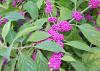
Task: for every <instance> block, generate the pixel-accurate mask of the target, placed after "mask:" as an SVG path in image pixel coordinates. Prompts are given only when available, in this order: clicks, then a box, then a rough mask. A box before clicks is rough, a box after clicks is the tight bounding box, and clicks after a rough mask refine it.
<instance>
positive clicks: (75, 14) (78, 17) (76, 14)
mask: <svg viewBox="0 0 100 71" xmlns="http://www.w3.org/2000/svg"><path fill="white" fill-rule="evenodd" d="M72 17H73V18H74V19H75V20H77V21H80V20H82V19H83V16H82V15H81V13H80V12H79V11H74V12H73V13H72Z"/></svg>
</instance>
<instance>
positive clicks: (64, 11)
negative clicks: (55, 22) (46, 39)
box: [60, 7, 72, 20]
mask: <svg viewBox="0 0 100 71" xmlns="http://www.w3.org/2000/svg"><path fill="white" fill-rule="evenodd" d="M71 14H72V11H71V10H70V9H68V8H64V7H61V8H60V19H61V20H68V19H71Z"/></svg>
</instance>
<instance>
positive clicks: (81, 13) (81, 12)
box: [81, 6, 91, 14]
mask: <svg viewBox="0 0 100 71" xmlns="http://www.w3.org/2000/svg"><path fill="white" fill-rule="evenodd" d="M90 7H91V6H88V7H86V8H85V9H84V10H83V11H81V14H83V13H84V12H85V11H86V10H88V9H89V8H90Z"/></svg>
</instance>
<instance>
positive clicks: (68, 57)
mask: <svg viewBox="0 0 100 71" xmlns="http://www.w3.org/2000/svg"><path fill="white" fill-rule="evenodd" d="M62 60H64V61H67V62H75V61H76V60H75V59H74V58H73V57H72V56H70V55H67V54H65V55H64V56H63V57H62Z"/></svg>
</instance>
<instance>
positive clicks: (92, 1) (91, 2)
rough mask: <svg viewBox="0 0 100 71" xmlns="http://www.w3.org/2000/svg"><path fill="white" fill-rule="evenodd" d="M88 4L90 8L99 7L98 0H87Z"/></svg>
mask: <svg viewBox="0 0 100 71" xmlns="http://www.w3.org/2000/svg"><path fill="white" fill-rule="evenodd" d="M89 6H90V7H91V8H98V7H100V0H89Z"/></svg>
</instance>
